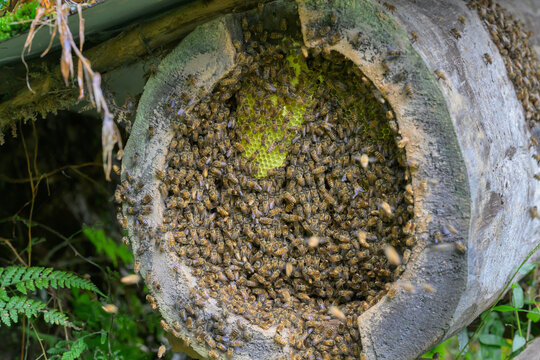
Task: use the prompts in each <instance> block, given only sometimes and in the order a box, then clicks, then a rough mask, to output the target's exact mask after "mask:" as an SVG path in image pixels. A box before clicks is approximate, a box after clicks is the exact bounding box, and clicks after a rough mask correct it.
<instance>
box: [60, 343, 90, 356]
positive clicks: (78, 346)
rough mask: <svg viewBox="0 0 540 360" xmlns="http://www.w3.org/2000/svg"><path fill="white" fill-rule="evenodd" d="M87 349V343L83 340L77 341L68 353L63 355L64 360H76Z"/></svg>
mask: <svg viewBox="0 0 540 360" xmlns="http://www.w3.org/2000/svg"><path fill="white" fill-rule="evenodd" d="M86 349H87V346H86V343H85V342H84V341H83V340H82V339H78V340H76V341H75V342H74V343H73V344H72V345H71V347H70V349H69V350H68V351H66V352H65V353H63V354H62V360H75V359H78V358H79V357H80V356H81V354H82V353H83V352H84V351H85V350H86Z"/></svg>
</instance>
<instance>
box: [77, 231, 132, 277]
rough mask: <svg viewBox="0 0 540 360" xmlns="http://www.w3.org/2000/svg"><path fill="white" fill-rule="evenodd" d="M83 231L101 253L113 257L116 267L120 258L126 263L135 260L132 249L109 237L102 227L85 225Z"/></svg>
mask: <svg viewBox="0 0 540 360" xmlns="http://www.w3.org/2000/svg"><path fill="white" fill-rule="evenodd" d="M82 232H83V234H84V235H86V237H87V238H88V240H90V242H91V243H92V244H94V246H95V247H96V250H97V252H98V253H99V254H102V253H105V254H106V255H107V256H108V257H109V259H111V261H112V263H113V265H114V267H115V268H116V267H118V259H120V260H121V261H122V262H123V263H124V264H131V263H132V262H133V255H132V254H131V251H130V250H129V249H128V248H127V246H125V245H124V244H121V245H117V243H116V241H114V240H113V239H111V238H109V237H107V235H105V231H103V230H102V229H98V228H94V227H90V226H86V225H85V226H83V229H82Z"/></svg>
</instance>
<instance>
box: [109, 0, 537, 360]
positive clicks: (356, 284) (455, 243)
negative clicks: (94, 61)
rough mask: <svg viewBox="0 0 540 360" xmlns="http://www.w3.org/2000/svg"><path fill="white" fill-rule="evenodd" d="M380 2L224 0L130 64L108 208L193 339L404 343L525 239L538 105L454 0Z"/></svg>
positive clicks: (292, 344)
mask: <svg viewBox="0 0 540 360" xmlns="http://www.w3.org/2000/svg"><path fill="white" fill-rule="evenodd" d="M393 4H394V5H390V4H386V5H385V6H380V5H379V4H375V3H371V2H369V1H335V2H333V3H327V2H323V1H305V2H299V3H298V4H296V3H293V2H288V1H278V2H273V3H269V4H266V5H265V6H262V5H261V6H260V7H259V8H258V9H254V10H252V11H249V12H246V13H242V14H229V15H225V16H223V17H221V18H219V19H217V20H214V21H211V22H209V23H207V24H205V25H203V26H200V27H198V28H197V29H196V30H195V31H193V33H191V34H190V35H189V36H187V37H186V38H185V39H184V40H183V41H182V43H181V44H180V45H179V46H178V47H177V48H176V49H175V50H173V52H171V53H170V54H169V55H168V56H167V57H166V58H165V59H163V61H162V63H161V64H160V66H159V69H158V72H157V73H156V74H155V76H154V77H153V78H151V79H150V80H149V82H148V84H147V85H146V88H145V92H144V94H143V97H142V98H141V101H140V103H139V109H138V112H137V120H136V122H135V123H134V125H133V130H132V134H131V136H130V139H129V141H128V144H127V147H126V151H125V158H124V162H123V171H122V177H123V183H122V185H121V187H120V188H119V190H118V192H117V198H118V199H119V200H120V201H121V202H122V203H123V215H120V221H121V222H122V223H124V225H125V226H126V228H127V229H128V233H129V238H130V241H131V243H132V245H133V250H134V252H135V255H136V268H137V270H140V271H141V273H142V274H143V275H144V276H145V278H146V281H147V284H148V285H149V288H150V291H151V295H150V297H149V299H150V300H151V302H153V303H154V304H155V306H156V307H158V308H159V309H160V311H161V312H162V314H163V317H164V319H165V322H164V324H165V327H166V328H167V329H169V330H170V331H171V332H172V333H173V334H174V335H175V336H177V337H179V338H181V339H183V341H184V342H185V343H186V345H188V346H189V347H190V348H192V349H193V350H194V351H195V352H196V353H198V354H200V356H202V357H206V358H237V359H248V358H250V359H273V358H275V359H278V358H361V357H365V358H369V359H386V358H388V359H390V358H392V359H394V358H415V357H417V356H419V355H421V353H422V352H423V351H425V350H427V349H428V348H429V347H430V346H433V345H434V344H435V343H436V342H437V341H440V340H442V339H443V338H445V337H447V336H449V335H451V334H453V333H455V332H456V331H458V330H459V329H460V328H462V327H463V326H465V325H466V324H467V323H468V321H470V320H471V319H472V318H474V316H476V315H478V314H479V312H481V311H482V310H483V309H484V308H485V307H486V306H488V305H489V304H490V302H491V301H493V300H494V299H495V297H496V296H497V295H498V294H497V292H498V291H500V289H501V288H502V287H503V286H504V283H505V282H506V281H507V279H508V278H509V277H510V276H511V272H512V270H515V265H517V264H518V263H519V262H520V261H521V260H522V259H523V258H525V256H526V255H527V253H528V252H529V251H530V250H531V249H532V248H533V247H534V245H535V244H536V243H537V242H538V239H539V230H538V220H536V219H534V218H533V217H531V216H530V208H531V206H532V205H534V204H535V203H538V197H539V195H538V185H537V184H538V182H537V181H536V182H535V179H534V177H533V174H534V172H535V169H536V171H537V167H536V166H537V165H536V164H535V161H534V158H533V157H532V155H533V153H534V151H535V149H534V146H532V147H531V146H530V145H529V138H530V136H531V134H530V131H531V130H530V127H529V126H527V125H526V122H525V121H524V119H527V120H528V121H529V124H530V125H531V127H534V123H535V121H537V119H538V113H537V112H535V110H534V109H533V110H534V111H532V112H531V111H530V110H525V111H524V110H523V107H522V104H520V102H519V101H520V99H521V100H523V98H524V96H519V94H517V95H516V92H515V91H514V89H513V85H512V83H511V82H510V81H509V79H508V77H507V76H506V70H505V65H504V63H503V60H502V58H501V56H500V55H499V54H498V53H497V52H496V49H497V48H496V47H494V45H493V43H492V42H491V40H490V38H489V33H488V32H486V30H485V29H484V28H483V27H482V24H481V22H480V19H479V17H478V16H477V14H476V13H475V12H472V11H471V10H470V9H468V8H467V7H466V6H465V4H464V3H462V2H459V1H455V2H450V3H447V2H445V3H444V4H442V3H441V4H439V5H440V6H439V7H438V8H437V7H436V8H435V9H432V8H431V7H430V10H429V11H427V10H426V9H427V7H426V6H427V5H426V4H418V5H413V4H409V3H408V2H407V3H406V2H405V1H404V2H403V4H401V2H399V1H397V2H396V1H395V2H393ZM396 9H399V10H398V11H396ZM394 12H395V13H394ZM439 12H440V14H439ZM442 13H444V14H455V16H454V15H452V19H448V20H445V22H443V23H442V24H434V23H433V21H435V20H429V19H437V18H438V17H440V16H441V14H442ZM422 16H425V17H426V18H427V19H428V20H425V19H424V21H419V19H420V18H421V17H422ZM445 16H447V15H445ZM458 16H461V17H463V19H461V18H458ZM454 17H455V19H454ZM456 24H461V25H456ZM457 27H459V29H458V28H457ZM433 33H435V34H436V35H433ZM439 33H444V34H445V36H446V37H443V40H440V39H441V36H438V34H439ZM441 41H443V42H444V43H445V44H447V43H450V45H449V46H448V47H442V46H441V44H440V42H441ZM485 54H488V55H489V61H488V57H486V56H485ZM454 59H460V61H454ZM482 59H483V60H482ZM486 73H487V74H489V76H486V75H484V74H486ZM480 74H483V75H480ZM530 81H533V82H534V81H537V80H535V79H532V80H530ZM533 98H534V96H533ZM533 101H534V99H533ZM503 109H504V111H503ZM517 229H519V231H517ZM517 244H519V246H517ZM505 247H510V248H511V249H512V252H511V253H508V252H507V251H505ZM502 258H506V259H507V260H508V261H506V262H505V263H504V264H500V263H498V262H497V261H499V260H500V259H502ZM497 259H498V260H497Z"/></svg>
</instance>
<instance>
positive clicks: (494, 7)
mask: <svg viewBox="0 0 540 360" xmlns="http://www.w3.org/2000/svg"><path fill="white" fill-rule="evenodd" d="M468 6H469V7H470V8H472V9H476V10H477V12H478V15H479V16H480V18H481V19H482V20H483V21H484V24H485V25H486V27H487V30H488V31H489V33H490V34H491V39H492V40H493V42H494V43H495V45H496V46H497V48H498V49H499V52H500V54H501V55H502V58H503V60H504V63H505V65H506V70H507V71H508V76H509V77H510V80H511V81H512V82H513V83H514V87H515V89H516V93H517V95H518V99H519V100H520V101H521V104H522V105H523V108H524V110H525V119H526V120H527V122H528V123H529V125H530V127H531V129H532V128H533V127H534V126H535V125H537V124H538V122H539V121H540V66H539V63H538V56H537V55H536V52H535V51H534V49H533V48H532V46H531V45H530V44H529V41H530V40H529V39H530V37H531V35H532V33H531V32H530V31H526V30H525V29H524V27H523V23H522V22H521V21H518V20H515V19H514V17H513V16H512V15H511V14H510V13H508V12H506V10H505V9H503V8H502V7H501V6H500V5H499V4H497V3H495V2H494V1H491V0H473V1H469V2H468ZM486 55H487V56H486ZM484 60H485V61H486V63H487V64H491V57H490V56H489V54H484Z"/></svg>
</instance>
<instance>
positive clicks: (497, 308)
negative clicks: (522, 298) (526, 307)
mask: <svg viewBox="0 0 540 360" xmlns="http://www.w3.org/2000/svg"><path fill="white" fill-rule="evenodd" d="M493 310H494V311H500V312H507V311H520V310H521V309H518V308H515V307H513V306H510V305H497V306H494V307H493Z"/></svg>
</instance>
